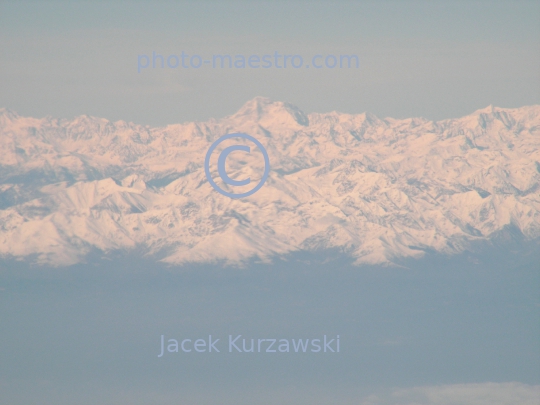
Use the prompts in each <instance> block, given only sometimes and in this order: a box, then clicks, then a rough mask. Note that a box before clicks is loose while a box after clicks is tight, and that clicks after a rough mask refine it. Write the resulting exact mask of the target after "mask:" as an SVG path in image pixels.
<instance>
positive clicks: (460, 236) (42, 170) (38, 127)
mask: <svg viewBox="0 0 540 405" xmlns="http://www.w3.org/2000/svg"><path fill="white" fill-rule="evenodd" d="M232 132H244V133H247V134H249V135H252V136H253V137H255V138H257V139H258V140H259V141H260V142H261V143H262V144H263V145H264V146H265V148H266V149H267V151H268V154H269V157H270V162H271V172H270V176H269V178H268V181H267V182H266V184H265V185H264V186H263V187H262V188H261V189H260V190H259V191H258V192H256V193H255V194H253V195H251V196H249V197H246V198H242V199H230V198H228V197H226V196H223V195H221V194H220V193H218V192H216V191H215V190H214V189H213V188H212V187H211V185H210V184H209V182H208V181H207V179H206V176H205V171H204V158H205V155H206V152H207V150H208V148H209V147H210V145H211V144H212V142H214V141H215V140H216V139H218V138H219V137H220V136H222V135H225V134H228V133H232ZM237 143H238V142H237ZM260 158H261V156H260V153H257V151H255V150H254V151H253V153H250V154H246V153H236V152H235V153H232V154H231V155H230V156H229V158H228V160H227V165H228V166H227V167H228V169H227V170H228V173H229V175H230V176H231V177H233V178H238V179H243V178H246V177H248V176H249V177H251V179H252V180H253V181H256V180H257V176H260V171H261V170H259V169H260ZM212 173H213V174H216V173H217V169H216V167H215V160H214V161H213V166H212ZM248 188H249V187H248ZM235 192H236V191H235ZM508 229H512V230H513V232H518V233H521V234H522V235H523V237H524V238H526V239H530V240H540V106H528V107H521V108H515V109H507V108H495V107H492V106H490V107H487V108H485V109H483V110H478V111H476V112H474V113H472V114H471V115H468V116H466V117H463V118H459V119H447V120H443V121H438V122H434V121H428V120H425V119H421V118H410V119H392V118H385V119H381V118H378V117H376V116H374V115H372V114H369V113H364V114H358V115H350V114H341V113H337V112H331V113H325V114H319V113H313V114H305V113H304V112H302V111H301V110H299V109H298V108H297V107H295V106H293V105H290V104H288V103H283V102H272V101H271V100H269V99H266V98H261V97H257V98H255V99H253V100H251V101H249V102H248V103H246V104H245V105H244V106H243V107H242V108H241V109H240V110H239V111H238V112H237V113H235V114H234V115H231V116H229V117H225V118H223V119H212V120H209V121H207V122H193V123H185V124H175V125H169V126H167V127H163V128H150V127H148V126H141V125H137V124H133V123H127V122H124V121H118V122H110V121H108V120H106V119H101V118H95V117H89V116H80V117H77V118H75V119H73V120H65V119H62V120H59V119H53V118H50V117H48V118H43V119H38V118H28V117H21V116H19V115H18V114H16V113H15V112H13V111H10V110H6V109H0V256H1V257H4V258H8V257H11V258H13V257H15V258H23V259H28V260H33V261H38V262H41V263H47V264H53V265H67V264H72V263H77V262H80V261H84V260H85V256H86V255H87V254H88V252H91V251H93V250H95V249H98V250H101V251H104V252H110V251H115V250H129V249H136V250H137V252H145V253H146V254H148V255H155V258H156V260H158V259H159V260H164V261H167V262H170V263H183V262H212V261H220V260H223V261H225V262H229V263H235V262H242V261H245V260H248V259H253V258H257V257H258V258H259V259H260V260H263V261H264V260H271V259H272V257H275V256H284V255H286V254H288V253H291V252H295V251H315V250H321V249H327V248H338V249H341V250H342V251H343V252H345V253H347V254H349V255H351V256H353V257H354V258H355V259H356V261H357V263H385V262H391V261H392V260H394V259H396V258H400V257H408V256H412V257H419V256H421V255H423V254H425V252H426V251H434V252H441V253H446V254H452V253H458V252H461V251H463V250H464V249H467V247H468V246H470V244H471V243H473V242H475V241H489V240H490V238H493V237H494V236H495V235H498V234H499V233H500V232H503V231H505V230H508Z"/></svg>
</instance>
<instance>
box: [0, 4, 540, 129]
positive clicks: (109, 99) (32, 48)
mask: <svg viewBox="0 0 540 405" xmlns="http://www.w3.org/2000/svg"><path fill="white" fill-rule="evenodd" d="M152 51H155V52H156V53H158V54H162V55H165V56H168V55H171V54H176V55H179V54H180V53H181V52H182V51H184V52H186V53H187V54H189V55H193V54H199V55H201V56H202V57H204V58H207V59H210V58H211V56H212V54H231V55H236V54H242V55H246V56H247V55H251V54H256V55H263V54H272V55H273V54H274V52H276V51H277V52H279V53H280V54H286V53H290V54H298V55H301V56H302V57H303V58H304V59H305V60H308V59H311V57H312V56H314V55H316V54H322V55H329V54H332V55H339V54H356V55H358V58H359V68H358V69H337V68H336V69H328V68H325V69H307V68H306V69H304V68H302V69H293V68H288V69H277V68H270V69H250V68H246V69H212V68H211V67H209V66H203V67H201V68H200V69H181V68H176V69H171V68H165V69H161V68H156V69H146V70H143V71H142V72H141V73H138V72H137V59H138V55H141V54H147V55H151V53H152ZM0 52H1V55H2V63H1V64H0V77H1V79H0V107H7V108H10V109H13V110H15V111H18V112H19V113H21V114H24V115H32V116H38V117H41V116H45V115H52V116H55V117H66V118H71V117H73V116H76V115H81V114H89V115H95V116H100V117H105V118H108V119H111V120H119V119H124V120H129V121H135V122H137V123H142V124H149V125H166V124H169V123H176V122H184V121H191V120H206V119H208V118H210V117H222V116H224V115H228V114H231V113H233V112H235V111H236V110H237V109H238V108H239V107H240V106H241V105H242V104H243V103H245V102H246V101H247V100H249V99H251V98H253V97H255V96H267V97H270V98H272V99H274V100H281V101H289V102H292V103H293V104H296V105H297V106H299V107H300V108H301V109H303V110H304V111H306V112H325V111H332V110H338V111H342V112H348V113H361V112H364V111H371V112H373V113H375V114H376V115H379V116H382V117H385V116H393V117H398V118H404V117H408V116H424V117H426V118H430V119H441V118H450V117H457V116H462V115H465V114H468V113H470V112H472V111H474V110H476V109H479V108H483V107H485V106H487V105H489V104H493V105H496V106H500V107H520V106H523V105H530V104H540V2H537V1H489V2H488V1H451V2H437V1H430V2H428V1H400V2H398V1H386V2H384V1H382V2H375V1H373V2H361V1H357V2H289V1H277V2H255V1H252V2H213V1H212V2H210V1H202V2H201V1H200V2H178V3H172V2H110V3H105V2H103V3H101V2H67V1H66V2H52V1H51V2H6V1H4V2H2V3H1V4H0Z"/></svg>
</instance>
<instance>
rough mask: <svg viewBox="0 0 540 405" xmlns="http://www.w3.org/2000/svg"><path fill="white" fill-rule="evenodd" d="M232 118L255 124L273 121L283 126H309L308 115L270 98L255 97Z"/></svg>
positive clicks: (291, 105)
mask: <svg viewBox="0 0 540 405" xmlns="http://www.w3.org/2000/svg"><path fill="white" fill-rule="evenodd" d="M231 118H233V119H235V120H236V119H241V120H248V121H254V122H259V121H266V122H272V121H273V122H279V123H282V124H293V123H294V124H296V125H301V126H307V125H309V119H308V117H307V115H306V114H305V113H304V112H303V111H302V110H300V108H298V107H297V106H295V105H293V104H290V103H287V102H282V101H272V100H271V99H269V98H268V97H255V98H254V99H252V100H250V101H248V102H247V103H245V104H244V105H243V106H242V107H240V109H239V110H238V111H237V112H236V113H235V114H233V115H232V116H231Z"/></svg>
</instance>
